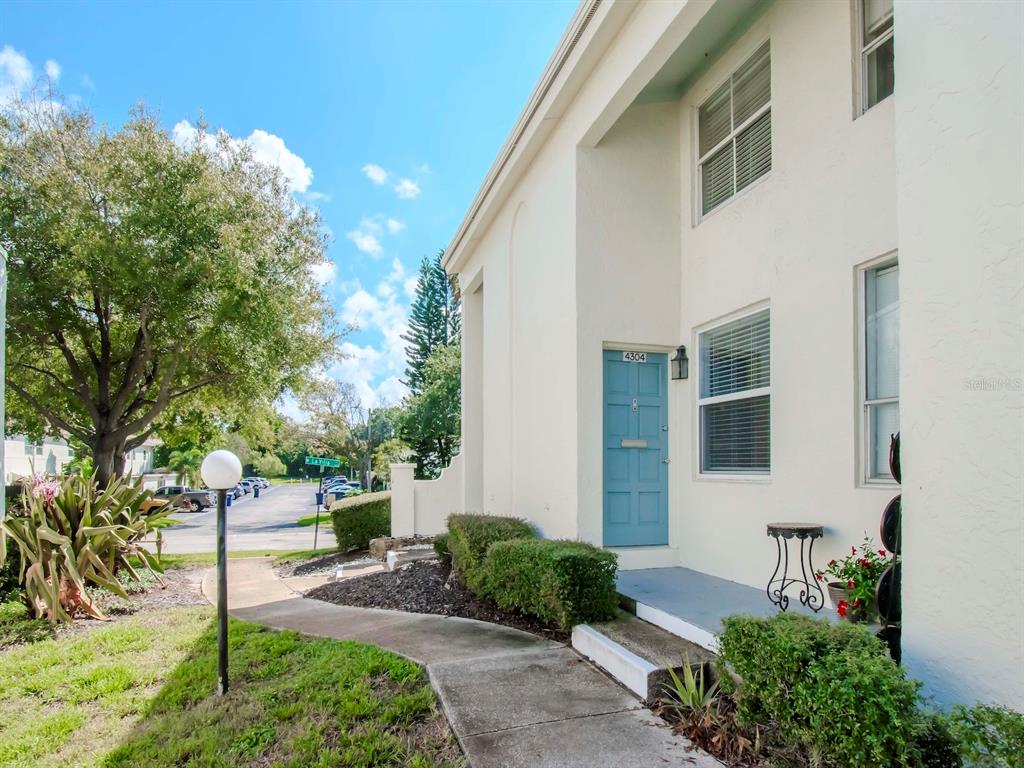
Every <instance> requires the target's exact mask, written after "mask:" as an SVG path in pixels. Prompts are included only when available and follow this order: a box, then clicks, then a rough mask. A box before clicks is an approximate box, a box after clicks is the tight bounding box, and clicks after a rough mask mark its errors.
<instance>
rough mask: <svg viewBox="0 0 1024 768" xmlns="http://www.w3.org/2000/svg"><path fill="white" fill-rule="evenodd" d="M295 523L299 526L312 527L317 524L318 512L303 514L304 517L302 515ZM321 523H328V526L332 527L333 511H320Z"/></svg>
mask: <svg viewBox="0 0 1024 768" xmlns="http://www.w3.org/2000/svg"><path fill="white" fill-rule="evenodd" d="M295 524H296V525H297V526H299V528H312V527H313V526H314V525H316V514H312V515H303V516H302V517H300V518H299V519H298V520H296V521H295ZM320 525H326V526H328V527H330V525H331V513H330V512H326V511H325V512H321V513H320Z"/></svg>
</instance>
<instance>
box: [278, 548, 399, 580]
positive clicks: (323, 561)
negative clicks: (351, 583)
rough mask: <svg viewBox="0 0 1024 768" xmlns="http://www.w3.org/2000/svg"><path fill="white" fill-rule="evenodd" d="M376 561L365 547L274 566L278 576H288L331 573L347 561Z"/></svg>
mask: <svg viewBox="0 0 1024 768" xmlns="http://www.w3.org/2000/svg"><path fill="white" fill-rule="evenodd" d="M359 562H366V563H378V562H380V561H379V560H372V559H371V558H370V556H369V555H368V554H367V552H366V550H365V549H361V550H358V551H356V552H335V553H334V554H332V555H323V556H321V557H314V558H312V559H311V560H301V561H299V562H291V563H284V564H282V565H279V566H277V567H275V568H274V572H275V573H277V575H278V576H281V577H284V578H289V577H291V576H324V575H331V574H333V573H334V572H335V571H336V570H337V569H338V566H339V565H342V564H348V563H359Z"/></svg>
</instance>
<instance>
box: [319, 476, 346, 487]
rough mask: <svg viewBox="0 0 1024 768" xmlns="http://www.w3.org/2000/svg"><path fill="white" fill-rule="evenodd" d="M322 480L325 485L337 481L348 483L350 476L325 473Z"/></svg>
mask: <svg viewBox="0 0 1024 768" xmlns="http://www.w3.org/2000/svg"><path fill="white" fill-rule="evenodd" d="M321 480H322V481H323V484H324V485H327V484H328V483H336V482H338V483H347V482H348V478H347V477H345V476H344V475H324V476H323V477H322V478H321Z"/></svg>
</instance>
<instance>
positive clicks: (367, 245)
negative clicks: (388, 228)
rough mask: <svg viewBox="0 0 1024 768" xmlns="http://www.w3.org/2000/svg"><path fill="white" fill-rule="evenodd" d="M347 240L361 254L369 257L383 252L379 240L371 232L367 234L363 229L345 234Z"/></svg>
mask: <svg viewBox="0 0 1024 768" xmlns="http://www.w3.org/2000/svg"><path fill="white" fill-rule="evenodd" d="M345 237H347V238H348V239H349V240H351V241H352V242H353V243H355V245H356V248H358V249H359V250H360V251H362V252H363V253H368V254H369V255H370V256H374V257H376V256H379V255H380V252H381V251H382V250H383V248H382V246H381V244H380V240H378V239H377V236H376V235H374V234H373V233H372V232H367V231H365V230H363V229H353V230H352V231H351V232H348V233H346V234H345Z"/></svg>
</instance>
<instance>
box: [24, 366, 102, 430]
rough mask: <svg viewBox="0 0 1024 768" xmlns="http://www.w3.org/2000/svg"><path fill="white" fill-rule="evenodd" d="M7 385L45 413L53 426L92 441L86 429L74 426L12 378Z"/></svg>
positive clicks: (45, 416)
mask: <svg viewBox="0 0 1024 768" xmlns="http://www.w3.org/2000/svg"><path fill="white" fill-rule="evenodd" d="M7 386H8V387H10V388H11V391H13V392H14V393H15V394H16V395H18V396H19V397H20V398H21V399H22V400H24V401H25V402H26V403H28V404H29V405H30V406H32V407H33V408H35V409H36V410H37V411H39V413H41V414H42V415H43V418H45V419H46V420H47V421H49V422H50V423H51V424H52V425H53V426H55V427H57V428H58V429H62V430H64V431H65V432H67V433H68V434H71V435H74V436H75V437H77V438H78V439H79V440H81V441H82V442H83V443H91V441H92V438H93V435H90V434H89V433H88V432H87V431H85V430H84V429H81V428H80V427H76V426H73V425H72V424H71V423H70V422H68V421H66V420H64V419H62V418H61V417H60V416H58V415H57V414H56V413H54V412H53V411H51V410H50V409H49V408H47V407H46V406H45V405H43V404H42V403H41V402H39V401H38V400H37V399H36V398H35V397H34V396H33V395H32V394H31V393H29V392H28V391H27V390H26V389H25V388H24V387H22V386H20V385H18V384H16V383H15V382H13V381H11V380H10V379H7Z"/></svg>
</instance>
